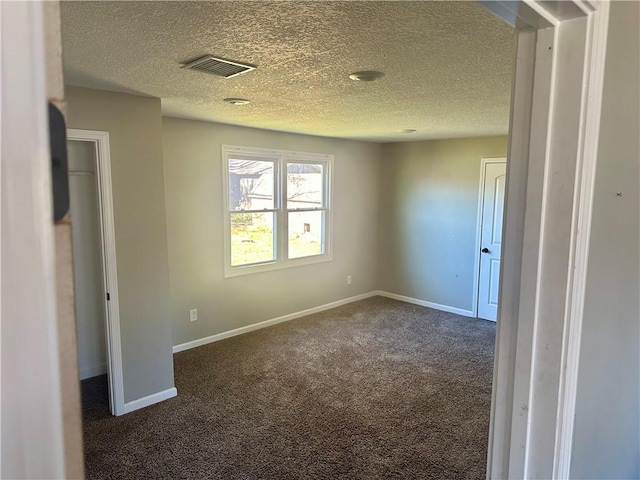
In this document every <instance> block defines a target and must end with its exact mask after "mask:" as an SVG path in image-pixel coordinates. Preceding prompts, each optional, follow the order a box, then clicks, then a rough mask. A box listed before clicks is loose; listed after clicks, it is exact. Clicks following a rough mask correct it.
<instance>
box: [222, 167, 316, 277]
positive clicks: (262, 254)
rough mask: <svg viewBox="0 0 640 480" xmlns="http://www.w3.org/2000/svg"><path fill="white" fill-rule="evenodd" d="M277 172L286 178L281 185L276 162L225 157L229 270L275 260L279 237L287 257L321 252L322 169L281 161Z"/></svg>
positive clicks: (292, 257)
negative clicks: (226, 162)
mask: <svg viewBox="0 0 640 480" xmlns="http://www.w3.org/2000/svg"><path fill="white" fill-rule="evenodd" d="M281 168H286V177H285V178H286V180H284V179H283V180H284V181H282V182H279V181H278V164H277V162H276V161H275V160H238V159H232V158H230V159H229V161H228V172H229V210H230V212H229V215H230V220H231V222H230V225H231V232H230V233H231V265H232V266H239V265H247V264H254V263H263V262H270V261H274V260H276V258H277V255H278V245H277V244H278V241H277V236H278V234H280V235H282V234H285V235H286V237H287V239H286V247H287V251H286V253H284V252H283V253H282V255H286V256H287V258H289V259H294V258H302V257H308V256H312V255H321V254H322V253H324V220H325V208H326V205H325V200H324V198H325V192H324V188H325V186H324V185H325V173H326V172H325V165H324V164H322V163H306V162H305V163H303V162H283V165H282V166H281ZM278 187H280V188H278ZM284 198H286V202H285V201H280V200H279V199H284ZM279 222H286V230H285V226H284V225H279ZM279 232H280V233H279Z"/></svg>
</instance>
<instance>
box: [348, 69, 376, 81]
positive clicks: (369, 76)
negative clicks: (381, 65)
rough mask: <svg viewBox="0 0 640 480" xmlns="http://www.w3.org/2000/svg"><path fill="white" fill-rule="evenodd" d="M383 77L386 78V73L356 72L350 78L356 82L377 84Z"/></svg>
mask: <svg viewBox="0 0 640 480" xmlns="http://www.w3.org/2000/svg"><path fill="white" fill-rule="evenodd" d="M382 77H384V73H382V72H376V71H374V70H368V71H364V72H354V73H352V74H351V75H349V78H350V79H351V80H355V81H356V82H375V81H376V80H380V79H381V78H382Z"/></svg>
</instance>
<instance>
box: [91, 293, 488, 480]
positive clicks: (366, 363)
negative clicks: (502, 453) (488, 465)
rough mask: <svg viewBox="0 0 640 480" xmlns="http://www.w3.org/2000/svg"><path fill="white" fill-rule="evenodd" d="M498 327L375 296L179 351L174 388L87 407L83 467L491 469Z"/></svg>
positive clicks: (452, 473)
mask: <svg viewBox="0 0 640 480" xmlns="http://www.w3.org/2000/svg"><path fill="white" fill-rule="evenodd" d="M494 336H495V324H493V323H491V322H487V321H483V320H477V319H469V318H465V317H460V316H457V315H453V314H449V313H444V312H440V311H437V310H431V309H429V308H424V307H419V306H416V305H411V304H407V303H403V302H398V301H395V300H390V299H387V298H382V297H374V298H370V299H367V300H363V301H360V302H356V303H352V304H348V305H345V306H342V307H339V308H336V309H333V310H329V311H326V312H322V313H318V314H315V315H311V316H309V317H305V318H301V319H298V320H293V321H291V322H287V323H283V324H279V325H276V326H274V327H271V328H267V329H263V330H258V331H255V332H252V333H248V334H245V335H241V336H238V337H234V338H230V339H227V340H224V341H221V342H217V343H213V344H210V345H205V346H203V347H200V348H196V349H193V350H189V351H186V352H183V353H179V354H177V355H175V375H176V387H177V388H178V396H177V397H176V398H173V399H171V400H168V401H165V402H162V403H160V404H157V405H154V406H151V407H148V408H145V409H142V410H139V411H136V412H133V413H130V414H128V415H125V416H122V417H118V418H115V417H110V416H109V415H108V411H106V410H105V409H104V408H102V409H96V410H92V411H89V412H85V423H84V434H85V456H86V467H87V468H86V470H87V478H90V479H107V478H108V479H116V478H122V479H142V478H145V479H146V478H153V479H159V478H167V479H169V478H171V479H192V478H193V479H200V478H207V479H327V480H329V479H331V480H334V479H387V478H394V479H436V478H437V479H481V478H484V476H485V462H486V451H487V437H488V427H489V408H490V402H491V381H492V368H493V350H494Z"/></svg>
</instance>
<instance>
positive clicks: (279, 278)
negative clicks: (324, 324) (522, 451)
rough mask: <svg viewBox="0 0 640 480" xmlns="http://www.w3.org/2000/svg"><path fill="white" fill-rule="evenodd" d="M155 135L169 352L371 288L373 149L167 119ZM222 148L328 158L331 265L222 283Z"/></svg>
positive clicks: (376, 165) (374, 204)
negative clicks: (165, 246) (160, 166)
mask: <svg viewBox="0 0 640 480" xmlns="http://www.w3.org/2000/svg"><path fill="white" fill-rule="evenodd" d="M163 127H164V134H163V139H164V166H165V190H166V200H167V231H168V239H169V271H170V278H171V310H170V312H171V318H172V319H173V342H174V345H178V344H181V343H185V342H188V341H191V340H196V339H199V338H202V337H205V336H208V335H213V334H216V333H220V332H224V331H227V330H231V329H234V328H238V327H242V326H245V325H250V324H253V323H256V322H259V321H262V320H267V319H271V318H274V317H278V316H281V315H286V314H289V313H292V312H297V311H300V310H304V309H307V308H311V307H315V306H318V305H322V304H325V303H329V302H333V301H336V300H340V299H344V298H347V297H351V296H354V295H358V294H361V293H365V292H369V291H372V290H375V289H376V288H377V282H376V259H377V240H376V235H377V222H378V221H379V219H380V217H379V216H378V186H379V176H378V174H379V153H380V147H379V145H376V144H371V143H362V142H355V141H347V140H335V139H327V138H321V137H311V136H304V135H295V134H287V133H277V132H271V131H266V130H255V129H250V128H243V127H236V126H230V125H221V124H214V123H205V122H198V121H191V120H180V119H175V118H165V119H164V121H163ZM223 144H228V145H239V146H245V147H262V148H274V149H282V150H296V151H302V152H314V153H328V154H333V155H335V160H334V171H333V179H334V183H333V205H334V211H333V260H332V261H330V262H323V263H318V264H313V265H306V266H300V267H293V268H287V269H282V270H276V271H271V272H264V273H256V274H249V275H243V276H239V277H232V278H224V276H223V241H224V230H223V228H222V218H223V217H222V214H223V207H222V200H223V198H222V163H221V162H222V160H221V155H222V148H221V146H222V145H223ZM347 275H352V279H353V283H352V284H351V285H349V286H348V285H347V284H346V276H347ZM191 308H197V309H198V317H199V319H198V320H197V321H196V322H190V321H189V309H191Z"/></svg>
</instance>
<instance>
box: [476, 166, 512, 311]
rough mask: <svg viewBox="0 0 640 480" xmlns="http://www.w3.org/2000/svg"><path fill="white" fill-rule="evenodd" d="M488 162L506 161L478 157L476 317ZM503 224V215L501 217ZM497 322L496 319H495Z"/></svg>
mask: <svg viewBox="0 0 640 480" xmlns="http://www.w3.org/2000/svg"><path fill="white" fill-rule="evenodd" d="M489 163H507V158H506V157H482V158H481V159H480V187H479V191H478V216H477V219H476V255H475V258H474V265H475V267H476V270H475V272H476V275H475V277H474V279H473V305H472V308H471V312H472V316H473V317H476V318H477V317H478V301H479V300H480V298H479V297H480V259H481V256H480V247H481V246H482V245H481V242H482V205H483V204H484V187H485V183H486V175H487V165H488V164H489ZM502 223H503V226H504V217H503V222H502ZM496 322H497V319H496Z"/></svg>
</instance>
